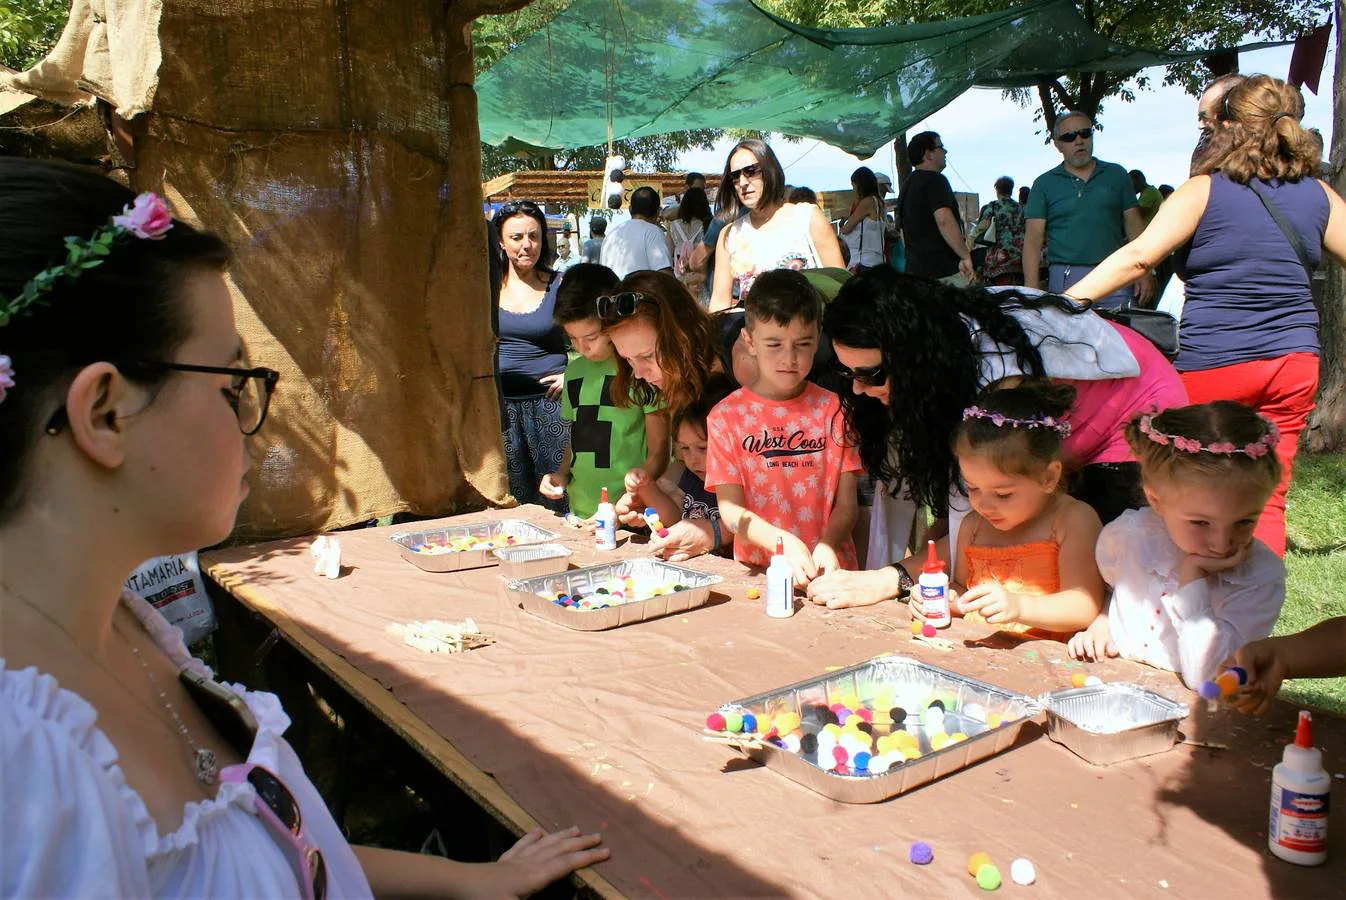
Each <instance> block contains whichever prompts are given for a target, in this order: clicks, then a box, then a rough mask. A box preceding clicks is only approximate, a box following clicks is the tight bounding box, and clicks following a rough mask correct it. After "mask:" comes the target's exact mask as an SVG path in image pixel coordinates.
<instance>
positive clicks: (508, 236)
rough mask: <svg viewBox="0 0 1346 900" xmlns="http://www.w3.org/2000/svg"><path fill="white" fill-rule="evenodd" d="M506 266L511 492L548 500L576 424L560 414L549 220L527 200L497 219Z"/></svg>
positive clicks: (560, 351) (561, 339) (503, 327)
mask: <svg viewBox="0 0 1346 900" xmlns="http://www.w3.org/2000/svg"><path fill="white" fill-rule="evenodd" d="M492 225H493V227H494V228H495V231H496V237H497V238H498V239H499V245H500V250H499V259H498V263H499V266H500V272H501V281H500V314H499V325H498V333H499V335H500V345H499V348H498V350H497V353H498V355H499V356H498V358H499V368H500V393H501V395H502V396H503V397H504V400H505V418H506V423H507V424H506V428H505V462H506V465H507V467H508V470H509V492H510V493H511V494H513V495H514V498H515V499H516V500H518V501H519V502H520V503H535V502H543V503H544V504H546V505H549V506H553V507H554V508H556V511H557V512H562V511H564V506H563V505H564V501H547V500H542V499H541V495H540V494H538V489H537V487H538V484H539V483H540V482H541V480H542V476H543V475H546V474H547V473H548V472H555V471H556V470H557V469H559V468H560V467H561V461H562V458H563V457H564V456H565V446H566V437H567V436H568V435H569V433H570V432H569V429H568V428H567V427H566V424H565V422H563V421H562V420H561V402H560V399H561V387H562V384H563V383H564V381H565V367H566V339H565V333H564V332H563V331H562V330H561V326H559V325H557V324H556V322H555V321H553V319H552V312H553V311H554V310H555V308H556V290H557V288H558V287H560V285H561V276H560V275H559V274H558V273H556V272H553V271H552V270H551V267H550V266H549V265H548V264H547V260H548V259H550V258H551V257H550V254H549V251H548V250H547V219H546V217H545V216H544V215H543V214H542V210H541V209H539V208H538V206H537V204H535V203H531V202H529V201H527V200H522V201H511V202H510V203H506V204H505V205H504V206H502V207H501V208H500V211H499V212H498V213H496V216H495V220H494V221H493V223H492Z"/></svg>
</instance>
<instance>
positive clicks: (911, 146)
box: [897, 131, 972, 287]
mask: <svg viewBox="0 0 1346 900" xmlns="http://www.w3.org/2000/svg"><path fill="white" fill-rule="evenodd" d="M907 153H908V154H909V156H910V159H911V162H912V165H913V166H914V168H913V170H912V173H911V175H910V176H908V177H907V182H906V184H904V185H902V194H901V196H899V197H898V201H897V209H898V214H899V216H900V217H901V220H902V238H903V240H904V241H906V244H907V272H908V274H911V275H921V276H924V277H926V278H938V279H940V280H941V281H947V282H948V283H950V284H955V285H958V286H959V287H961V286H963V285H966V284H968V283H970V282H971V281H972V254H971V253H969V252H968V249H967V238H965V237H964V236H963V217H962V216H961V215H960V214H959V212H958V203H957V201H955V200H954V197H953V188H952V187H950V185H949V179H947V178H945V177H944V176H943V175H941V174H940V173H941V172H943V171H944V167H945V165H947V158H948V150H946V149H945V148H944V141H943V140H941V139H940V136H939V135H938V134H936V133H935V132H933V131H922V132H921V133H920V134H918V135H916V136H915V137H913V138H912V139H911V141H910V143H908V145H907Z"/></svg>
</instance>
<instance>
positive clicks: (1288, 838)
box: [1270, 784, 1329, 853]
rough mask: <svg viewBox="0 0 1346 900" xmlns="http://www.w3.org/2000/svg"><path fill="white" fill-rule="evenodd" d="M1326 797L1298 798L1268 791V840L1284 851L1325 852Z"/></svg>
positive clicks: (1295, 794) (1295, 793)
mask: <svg viewBox="0 0 1346 900" xmlns="http://www.w3.org/2000/svg"><path fill="white" fill-rule="evenodd" d="M1328 799H1329V798H1328V795H1327V794H1301V793H1299V792H1298V791H1291V790H1286V789H1285V788H1282V787H1281V786H1280V785H1276V784H1273V785H1272V787H1271V826H1270V827H1271V832H1270V834H1271V840H1272V841H1274V842H1275V843H1277V844H1279V845H1280V846H1282V847H1284V848H1285V849H1286V850H1297V851H1299V852H1300V853H1322V852H1323V851H1324V850H1326V849H1327V812H1328Z"/></svg>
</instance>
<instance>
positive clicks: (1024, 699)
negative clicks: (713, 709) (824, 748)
mask: <svg viewBox="0 0 1346 900" xmlns="http://www.w3.org/2000/svg"><path fill="white" fill-rule="evenodd" d="M888 695H891V697H892V698H893V701H894V704H895V705H897V706H901V707H902V708H903V709H906V710H910V715H909V717H908V719H907V722H906V723H905V725H904V727H905V730H906V731H908V732H909V733H910V734H912V736H913V737H915V738H916V739H917V741H918V743H919V747H920V751H921V754H922V755H921V756H920V758H918V759H911V760H908V761H905V762H902V763H895V764H893V765H892V766H891V768H889V769H888V771H887V772H884V773H882V774H837V773H836V772H835V771H828V770H826V769H824V768H823V767H822V766H820V765H819V762H818V759H817V754H816V753H812V754H806V753H802V752H800V753H792V752H791V751H789V750H787V749H785V748H783V747H777V746H775V745H772V744H764V745H758V746H749V747H742V748H739V749H740V752H743V753H746V754H747V755H748V756H750V757H751V758H753V759H755V760H757V761H758V762H760V763H762V764H764V765H765V766H767V768H770V769H775V770H776V771H778V772H780V773H781V774H782V775H784V776H785V777H786V778H789V779H790V780H791V781H796V782H798V783H799V784H802V785H804V786H805V787H807V788H809V789H810V790H813V791H816V792H817V793H819V794H822V795H823V796H825V797H830V798H832V799H833V800H840V801H841V802H843V803H878V802H880V801H883V800H887V799H889V798H891V797H896V796H898V795H899V794H904V793H906V792H907V791H910V790H912V789H914V788H918V787H920V786H921V785H923V784H927V783H928V782H931V781H934V780H935V779H937V778H943V777H944V776H945V775H948V774H950V773H951V772H956V771H958V770H959V769H962V768H965V767H967V766H970V765H973V764H974V763H977V762H980V761H981V760H983V759H986V758H987V757H989V756H993V755H995V754H997V753H1000V752H1001V751H1003V750H1006V749H1008V748H1009V747H1010V746H1011V745H1012V744H1013V743H1014V741H1015V740H1016V739H1017V738H1018V736H1019V730H1020V729H1021V728H1022V727H1023V724H1024V722H1026V721H1028V720H1029V719H1031V718H1033V716H1034V715H1036V714H1037V712H1038V707H1037V706H1036V705H1035V704H1034V702H1033V700H1032V699H1031V698H1029V697H1028V696H1027V695H1024V694H1018V693H1015V692H1013V691H1010V690H1006V689H1005V688H1000V687H996V686H995V685H991V684H987V683H985V682H983V681H977V680H975V679H972V678H967V677H965V676H963V675H959V674H957V673H955V672H950V671H948V670H947V669H941V668H939V667H938V666H932V665H929V664H928V663H923V662H920V661H918V660H914V659H908V658H906V657H902V656H884V657H879V658H877V659H873V660H870V661H869V662H865V663H860V664H859V665H854V666H850V667H848V668H845V669H841V670H839V671H836V672H829V673H827V674H826V675H820V676H818V677H816V678H811V679H809V680H807V681H801V682H798V683H797V684H792V685H788V686H786V687H783V688H778V689H776V690H774V691H769V692H767V693H764V694H757V695H756V696H753V697H745V698H743V699H742V700H736V701H734V702H733V703H729V704H726V705H725V706H724V707H722V708H721V711H734V712H740V713H742V712H751V713H753V714H754V715H755V716H756V717H757V719H758V721H759V722H760V721H763V717H764V716H771V717H773V718H774V717H775V716H777V715H778V714H780V713H787V712H788V713H795V714H796V715H799V716H800V717H801V719H804V720H805V723H804V726H803V728H804V731H805V733H809V732H813V733H816V732H817V731H818V730H819V725H818V724H817V723H816V722H813V721H810V720H811V719H812V717H811V716H810V715H809V714H808V710H810V709H811V708H816V707H817V706H818V705H822V706H830V705H832V704H834V703H837V702H841V698H843V697H854V698H856V699H858V700H859V701H860V702H861V703H863V704H872V703H873V702H874V701H875V699H876V698H883V697H885V696H888ZM936 699H938V700H941V701H942V702H943V703H944V705H945V709H946V710H947V711H948V712H949V713H952V715H947V714H946V716H945V722H944V725H945V732H946V733H953V730H954V729H957V730H960V731H962V732H963V733H964V734H966V735H967V737H968V739H967V740H965V741H959V742H958V743H954V744H949V745H946V746H944V747H943V748H942V749H940V750H934V749H933V748H932V746H931V743H930V740H931V737H932V736H933V735H932V734H927V733H926V729H925V727H924V725H923V724H922V723H921V712H922V711H923V710H925V709H926V708H927V707H928V706H929V705H930V703H931V702H932V701H934V700H936ZM992 716H995V717H999V724H998V725H997V726H996V727H990V726H989V725H988V724H987V720H988V719H989V718H991V717H992ZM885 730H890V729H888V726H876V732H875V733H876V735H877V734H882V733H885Z"/></svg>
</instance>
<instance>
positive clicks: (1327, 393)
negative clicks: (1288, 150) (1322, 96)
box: [1303, 0, 1346, 452]
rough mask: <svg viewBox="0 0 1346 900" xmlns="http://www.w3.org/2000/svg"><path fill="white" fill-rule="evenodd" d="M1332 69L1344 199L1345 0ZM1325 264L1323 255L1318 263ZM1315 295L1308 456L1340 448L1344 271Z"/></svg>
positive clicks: (1345, 418)
mask: <svg viewBox="0 0 1346 900" xmlns="http://www.w3.org/2000/svg"><path fill="white" fill-rule="evenodd" d="M1336 7H1337V70H1336V75H1335V77H1334V78H1333V80H1332V84H1333V88H1332V121H1334V122H1336V123H1337V127H1336V128H1333V129H1332V150H1331V155H1330V157H1329V158H1330V159H1331V167H1332V173H1331V182H1332V187H1333V188H1335V189H1336V191H1337V193H1338V194H1346V129H1344V128H1342V127H1341V123H1342V122H1343V121H1346V57H1344V56H1343V55H1342V50H1343V49H1346V45H1343V41H1342V36H1341V32H1342V22H1343V21H1346V0H1336ZM1327 259H1330V257H1327V256H1326V254H1324V260H1325V261H1326V260H1327ZM1319 284H1320V285H1321V286H1322V288H1323V289H1322V290H1321V291H1315V292H1314V294H1315V299H1317V300H1318V301H1319V302H1318V317H1319V323H1320V324H1319V328H1318V333H1319V339H1320V341H1321V342H1322V356H1321V358H1320V361H1319V370H1318V371H1319V376H1318V377H1319V382H1318V408H1317V410H1315V411H1314V414H1313V415H1312V416H1310V417H1309V427H1308V428H1306V429H1305V430H1304V441H1303V443H1304V446H1305V447H1306V449H1308V450H1309V451H1311V452H1323V451H1329V450H1343V449H1346V312H1344V311H1343V307H1346V269H1343V268H1342V267H1341V266H1340V265H1337V264H1336V263H1334V262H1333V263H1328V265H1327V280H1326V282H1325V283H1323V282H1319Z"/></svg>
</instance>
